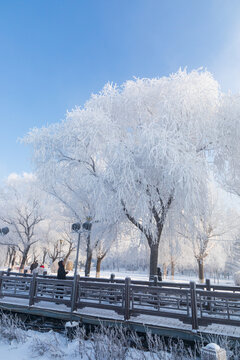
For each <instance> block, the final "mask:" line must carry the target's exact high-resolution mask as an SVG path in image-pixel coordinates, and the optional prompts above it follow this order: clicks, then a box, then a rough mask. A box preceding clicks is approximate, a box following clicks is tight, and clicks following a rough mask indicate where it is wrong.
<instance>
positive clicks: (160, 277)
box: [157, 267, 162, 281]
mask: <svg viewBox="0 0 240 360" xmlns="http://www.w3.org/2000/svg"><path fill="white" fill-rule="evenodd" d="M157 277H158V281H162V272H161V269H160V267H158V268H157Z"/></svg>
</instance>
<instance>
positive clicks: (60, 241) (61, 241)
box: [59, 239, 63, 260]
mask: <svg viewBox="0 0 240 360" xmlns="http://www.w3.org/2000/svg"><path fill="white" fill-rule="evenodd" d="M59 244H60V251H59V252H60V256H59V257H60V260H61V259H62V244H63V240H62V239H60V240H59Z"/></svg>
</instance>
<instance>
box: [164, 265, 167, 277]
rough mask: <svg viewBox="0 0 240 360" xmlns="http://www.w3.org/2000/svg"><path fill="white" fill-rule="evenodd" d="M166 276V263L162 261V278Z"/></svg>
mask: <svg viewBox="0 0 240 360" xmlns="http://www.w3.org/2000/svg"><path fill="white" fill-rule="evenodd" d="M166 277H167V265H166V263H163V279H166Z"/></svg>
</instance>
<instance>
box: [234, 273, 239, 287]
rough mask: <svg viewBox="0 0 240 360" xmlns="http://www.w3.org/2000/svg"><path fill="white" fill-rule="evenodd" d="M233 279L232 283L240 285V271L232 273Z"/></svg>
mask: <svg viewBox="0 0 240 360" xmlns="http://www.w3.org/2000/svg"><path fill="white" fill-rule="evenodd" d="M233 279H234V284H235V285H236V286H240V271H237V272H235V273H234V275H233Z"/></svg>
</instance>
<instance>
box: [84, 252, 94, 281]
mask: <svg viewBox="0 0 240 360" xmlns="http://www.w3.org/2000/svg"><path fill="white" fill-rule="evenodd" d="M91 263H92V250H91V249H90V248H89V249H88V252H87V259H86V263H85V276H90V271H91Z"/></svg>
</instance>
